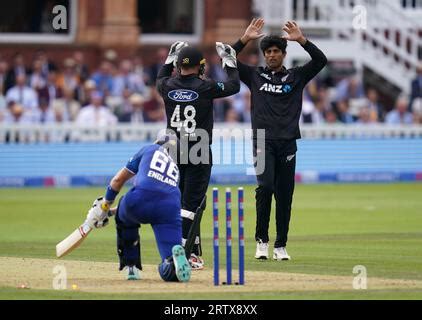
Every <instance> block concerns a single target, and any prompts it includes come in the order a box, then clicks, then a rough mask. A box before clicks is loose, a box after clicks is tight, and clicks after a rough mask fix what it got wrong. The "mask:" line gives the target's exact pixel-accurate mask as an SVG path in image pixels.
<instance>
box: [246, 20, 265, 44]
mask: <svg viewBox="0 0 422 320" xmlns="http://www.w3.org/2000/svg"><path fill="white" fill-rule="evenodd" d="M264 24H265V22H264V19H262V18H258V19H256V18H254V19H252V22H251V23H250V25H249V26H248V27H247V29H246V31H245V33H244V35H243V36H242V38H241V40H242V42H243V43H244V44H246V43H247V42H249V41H250V40H256V39H259V38H261V37H263V36H264V35H265V34H264V33H262V28H263V27H264Z"/></svg>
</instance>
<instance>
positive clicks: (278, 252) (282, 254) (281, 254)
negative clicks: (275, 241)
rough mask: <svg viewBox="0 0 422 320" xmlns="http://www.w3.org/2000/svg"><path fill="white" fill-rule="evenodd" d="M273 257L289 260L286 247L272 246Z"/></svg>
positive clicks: (278, 259) (279, 259)
mask: <svg viewBox="0 0 422 320" xmlns="http://www.w3.org/2000/svg"><path fill="white" fill-rule="evenodd" d="M273 259H274V260H277V261H287V260H290V259H291V258H290V256H289V255H288V253H287V250H286V248H284V247H282V248H274V251H273Z"/></svg>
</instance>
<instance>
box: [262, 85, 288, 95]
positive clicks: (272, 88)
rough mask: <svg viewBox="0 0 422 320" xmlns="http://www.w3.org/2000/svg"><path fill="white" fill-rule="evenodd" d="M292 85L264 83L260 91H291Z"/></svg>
mask: <svg viewBox="0 0 422 320" xmlns="http://www.w3.org/2000/svg"><path fill="white" fill-rule="evenodd" d="M292 89H293V88H292V86H291V85H289V84H286V85H281V84H280V85H276V84H269V83H264V84H263V85H262V87H261V88H260V89H259V91H266V92H272V93H289V92H291V91H292Z"/></svg>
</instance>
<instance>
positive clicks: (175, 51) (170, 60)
mask: <svg viewBox="0 0 422 320" xmlns="http://www.w3.org/2000/svg"><path fill="white" fill-rule="evenodd" d="M187 46H188V43H187V42H184V41H176V42H175V43H173V44H172V45H171V47H170V51H169V54H168V57H167V59H166V62H165V64H173V65H174V66H175V67H176V63H177V57H178V55H179V52H180V50H182V49H183V48H184V47H187Z"/></svg>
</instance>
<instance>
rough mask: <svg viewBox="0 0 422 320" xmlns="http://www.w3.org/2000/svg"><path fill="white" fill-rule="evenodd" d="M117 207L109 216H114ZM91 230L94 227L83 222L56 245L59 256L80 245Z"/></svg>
mask: <svg viewBox="0 0 422 320" xmlns="http://www.w3.org/2000/svg"><path fill="white" fill-rule="evenodd" d="M116 209H117V208H113V209H111V210H110V211H109V213H108V216H109V217H112V216H113V215H114V214H115V213H116ZM91 231H92V228H91V227H90V226H89V225H88V224H86V223H84V224H82V225H81V226H80V227H79V228H78V229H76V230H75V231H73V232H72V233H71V234H70V235H69V236H68V237H67V238H66V239H64V240H63V241H61V242H60V243H58V244H57V245H56V256H57V258H61V257H64V256H65V255H67V254H69V253H70V252H72V251H73V250H74V249H76V248H77V247H79V246H80V244H81V243H82V242H83V241H84V240H85V239H86V237H87V236H88V235H89V233H90V232H91Z"/></svg>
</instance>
